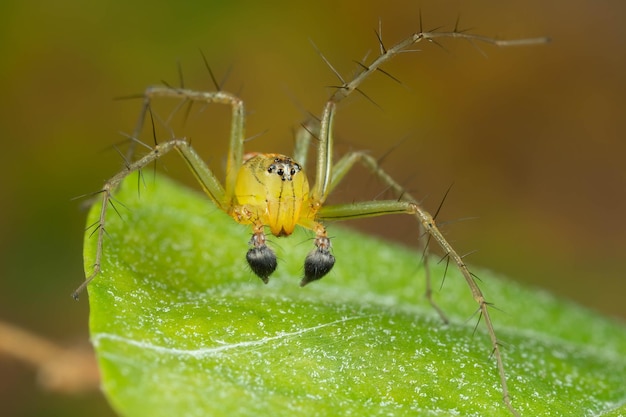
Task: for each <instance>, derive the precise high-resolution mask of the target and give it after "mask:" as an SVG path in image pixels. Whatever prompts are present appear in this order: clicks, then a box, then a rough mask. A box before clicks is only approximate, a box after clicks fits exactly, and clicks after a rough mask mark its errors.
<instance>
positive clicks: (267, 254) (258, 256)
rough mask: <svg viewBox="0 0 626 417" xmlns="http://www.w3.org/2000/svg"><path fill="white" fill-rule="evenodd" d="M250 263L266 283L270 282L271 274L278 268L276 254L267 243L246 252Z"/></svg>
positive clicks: (253, 270)
mask: <svg viewBox="0 0 626 417" xmlns="http://www.w3.org/2000/svg"><path fill="white" fill-rule="evenodd" d="M246 260H247V261H248V265H250V268H251V269H252V272H254V273H255V274H256V275H257V276H258V277H259V278H261V280H262V281H263V282H264V283H266V284H267V283H268V281H269V277H270V275H272V273H273V272H274V271H275V270H276V266H277V265H278V263H277V262H276V254H275V253H274V251H272V250H271V249H270V248H268V247H267V246H266V245H261V246H255V247H253V248H251V249H250V250H248V253H247V254H246Z"/></svg>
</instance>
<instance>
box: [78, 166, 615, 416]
mask: <svg viewBox="0 0 626 417" xmlns="http://www.w3.org/2000/svg"><path fill="white" fill-rule="evenodd" d="M147 182H148V185H147V186H146V187H144V186H143V185H141V186H140V187H139V188H140V189H139V191H140V193H138V190H137V183H138V179H137V177H136V176H132V177H131V178H130V180H128V181H126V182H125V183H124V184H123V185H122V187H121V190H120V191H119V193H118V194H117V195H116V203H115V204H116V208H117V209H118V210H119V212H120V215H121V216H118V215H116V214H115V211H113V210H109V216H108V223H107V227H106V231H107V237H106V239H105V256H104V260H103V271H102V273H101V274H100V275H99V276H97V277H96V278H95V280H94V281H93V282H92V283H91V284H90V286H89V298H90V305H91V319H90V321H91V337H92V341H93V343H94V345H95V348H96V352H97V356H98V359H99V363H100V367H101V371H102V384H103V388H104V391H105V393H106V395H107V396H108V398H109V400H110V402H111V404H112V405H113V407H114V408H115V409H116V410H117V411H118V412H119V413H120V414H121V415H124V416H168V417H170V416H273V417H278V416H289V417H292V416H324V415H338V416H339V415H341V416H383V415H384V416H388V415H411V416H414V415H426V416H449V415H463V416H508V415H509V412H508V411H507V409H506V408H505V407H504V405H503V403H502V395H501V388H500V382H499V379H498V374H497V370H496V365H495V361H494V359H493V357H491V356H490V353H491V349H490V342H489V340H488V337H487V336H486V332H485V331H484V328H483V324H484V323H482V322H481V323H480V324H479V325H478V327H477V330H476V331H474V327H475V324H476V320H477V319H478V317H477V316H476V315H474V313H475V312H476V308H477V306H476V305H475V302H474V301H473V299H472V296H471V294H470V292H469V289H468V288H467V285H466V284H465V282H464V280H463V279H462V278H461V276H460V275H459V274H458V273H457V271H454V270H453V268H450V269H449V270H448V272H447V276H446V280H445V284H444V286H443V288H442V289H441V290H440V291H438V292H437V293H436V295H435V296H436V299H437V301H438V302H439V303H440V306H441V307H442V308H443V309H444V311H445V312H446V313H447V314H448V315H449V317H450V318H451V324H450V325H443V324H442V322H441V320H440V319H439V317H438V316H437V314H436V313H435V312H434V310H433V309H432V308H431V307H430V306H429V305H428V303H427V302H425V300H424V297H423V293H424V289H425V283H424V276H423V268H421V267H420V254H419V253H416V252H414V251H412V250H409V249H406V248H403V247H400V246H397V245H394V244H390V243H388V242H383V241H380V240H377V239H373V238H371V237H367V236H363V235H360V234H357V233H354V232H350V231H348V230H345V229H341V228H340V227H337V226H336V225H332V224H331V225H329V230H330V235H331V236H332V237H333V243H334V254H335V256H336V258H337V263H336V266H335V269H334V270H333V271H332V272H331V273H330V274H329V275H328V276H327V277H325V278H324V279H322V280H321V281H319V282H315V283H313V284H311V285H309V286H307V287H305V288H300V287H299V285H298V284H299V281H300V278H301V275H302V263H303V261H304V258H305V256H306V253H307V252H308V251H309V250H311V249H312V241H311V234H310V233H309V232H307V231H298V232H297V233H295V234H294V235H293V236H291V237H289V238H280V239H278V238H272V239H271V240H272V241H271V244H272V246H273V247H274V248H275V249H276V251H277V253H278V257H279V266H278V269H277V271H276V273H275V274H274V275H273V276H272V278H271V279H270V283H269V284H268V285H263V283H262V282H261V280H260V279H258V278H257V277H255V276H254V275H253V274H252V273H251V272H250V271H249V268H248V267H247V265H246V262H245V253H246V251H247V249H248V240H249V239H250V230H249V228H248V227H245V226H242V225H239V224H237V223H235V222H234V221H233V220H232V219H231V218H230V217H228V216H227V215H226V214H224V213H223V212H221V211H220V210H218V209H217V208H215V207H214V206H213V205H212V204H211V203H210V202H209V200H208V199H207V198H204V196H202V195H200V194H198V193H196V192H193V191H190V190H188V189H186V188H184V187H182V186H179V185H176V184H174V183H172V182H170V181H169V180H167V179H166V178H164V177H160V176H159V177H156V179H154V180H152V179H149V180H148V181H147ZM117 202H119V203H117ZM120 203H122V204H123V206H122V205H121V204H120ZM99 211H100V208H99V207H98V205H96V207H94V208H93V210H92V211H91V214H90V216H89V217H90V218H89V221H88V224H92V223H94V222H96V221H97V219H98V213H99ZM380 221H385V219H384V218H381V219H380ZM95 249H96V238H95V235H94V236H93V237H91V236H90V233H89V232H88V233H87V237H86V246H85V265H86V269H87V271H88V272H90V270H91V266H92V265H93V263H94V256H95ZM432 263H434V262H432ZM443 268H445V266H444V265H435V267H434V268H433V270H432V275H433V277H434V278H435V284H434V285H435V287H436V288H439V287H438V286H439V283H440V280H441V278H442V277H443ZM474 272H475V273H477V275H478V276H480V278H481V280H482V281H481V282H480V284H481V287H482V289H483V291H484V292H485V294H486V296H487V298H488V300H490V301H493V302H495V303H496V305H497V307H498V309H492V312H493V319H494V322H495V325H496V332H497V334H498V336H499V338H500V339H501V340H502V341H503V342H504V343H505V345H504V347H503V357H504V362H505V366H506V370H507V373H508V378H509V390H510V392H511V395H512V401H513V404H514V406H515V407H516V408H517V409H518V410H519V411H520V413H521V414H522V415H524V416H543V415H580V416H583V415H588V416H591V415H593V416H621V415H625V414H626V405H625V403H626V331H625V329H624V327H622V326H621V325H620V324H618V323H614V322H612V321H610V320H608V319H605V318H602V317H600V316H598V315H596V314H595V313H593V312H590V311H587V310H585V309H584V308H581V307H579V306H576V305H572V304H570V303H568V302H564V301H562V300H558V299H556V298H554V297H553V296H551V295H549V294H546V293H544V292H541V291H536V290H529V289H527V288H524V287H521V286H519V285H517V284H515V283H513V282H509V281H506V280H502V279H499V278H496V277H494V274H493V273H490V272H488V271H478V270H474Z"/></svg>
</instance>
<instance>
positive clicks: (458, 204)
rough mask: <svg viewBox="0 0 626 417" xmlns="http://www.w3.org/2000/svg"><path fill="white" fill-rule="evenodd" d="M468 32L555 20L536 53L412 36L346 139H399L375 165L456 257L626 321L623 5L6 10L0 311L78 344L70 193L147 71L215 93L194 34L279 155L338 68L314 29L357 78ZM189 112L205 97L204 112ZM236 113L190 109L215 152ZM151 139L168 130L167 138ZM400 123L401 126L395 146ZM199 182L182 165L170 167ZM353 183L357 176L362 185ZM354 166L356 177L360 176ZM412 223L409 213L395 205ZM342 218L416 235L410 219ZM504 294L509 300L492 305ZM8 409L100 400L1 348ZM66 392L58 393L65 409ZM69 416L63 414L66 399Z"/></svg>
mask: <svg viewBox="0 0 626 417" xmlns="http://www.w3.org/2000/svg"><path fill="white" fill-rule="evenodd" d="M420 7H421V9H422V12H423V16H424V17H423V19H424V23H425V26H426V27H427V28H432V27H436V26H440V25H447V26H448V27H452V26H453V25H454V21H455V19H456V17H457V15H459V14H460V16H461V26H464V27H469V28H474V29H475V31H476V32H479V33H483V34H486V35H496V36H501V37H506V38H512V37H528V36H540V35H550V36H551V37H552V38H553V39H554V41H553V43H552V44H551V45H549V46H538V47H531V48H512V49H508V50H497V49H495V48H491V47H483V48H482V50H483V51H484V52H485V53H486V54H487V55H488V57H487V58H485V57H483V56H482V55H481V53H480V52H479V51H477V50H476V49H475V48H473V47H472V46H471V45H470V44H468V43H466V42H459V41H454V40H448V41H445V42H444V45H445V48H446V49H445V50H444V49H441V48H437V47H436V46H431V47H428V46H425V47H423V48H422V49H424V51H423V52H420V53H418V54H414V55H406V56H404V57H400V58H398V59H396V60H395V61H394V62H393V63H392V64H390V65H388V66H386V67H385V69H386V70H388V71H389V72H391V73H392V74H393V75H394V76H396V77H397V78H400V79H401V80H402V81H403V82H404V84H405V86H406V87H407V88H403V87H401V86H398V85H397V84H395V83H394V82H392V81H390V80H389V79H387V78H386V77H384V76H379V77H376V78H375V79H372V80H371V81H370V82H369V83H366V84H365V85H364V87H363V89H364V91H365V92H367V94H368V95H369V96H370V97H372V98H373V99H374V100H375V101H376V103H377V104H378V105H379V106H380V109H379V108H377V107H375V106H373V105H371V103H369V102H367V101H366V100H363V99H358V98H357V99H354V98H352V99H351V100H348V101H347V103H346V104H345V105H343V107H342V109H341V111H340V113H339V114H338V116H337V133H336V136H337V141H338V146H337V152H338V153H343V152H346V151H348V150H350V149H368V150H370V151H371V152H372V154H373V155H375V156H379V155H383V154H385V153H386V152H387V151H389V150H390V149H391V148H392V147H394V146H395V144H397V143H399V142H401V144H400V145H398V147H397V148H395V150H394V151H393V152H392V153H391V154H390V155H389V156H388V157H387V158H386V159H385V167H386V168H387V169H388V170H389V171H390V172H391V173H392V175H393V176H394V177H396V178H398V179H399V180H401V181H403V182H404V183H405V184H407V186H408V187H409V188H410V189H411V190H412V191H413V192H414V194H415V195H418V196H420V197H423V198H424V204H425V206H426V207H428V208H430V209H435V208H436V207H437V205H438V204H439V202H440V199H441V196H442V195H443V194H444V192H445V190H446V189H447V188H448V187H449V186H450V184H452V183H454V186H453V188H452V191H451V195H450V196H449V198H448V200H447V201H446V204H445V206H444V210H443V212H442V214H441V219H442V220H451V221H454V220H455V219H461V218H464V217H474V216H476V217H478V219H476V220H472V221H463V222H458V223H454V224H450V225H449V226H448V227H447V228H446V232H447V234H448V236H449V237H450V238H451V240H452V241H453V242H454V243H455V244H456V245H457V247H458V248H459V251H460V252H470V251H473V250H478V252H476V253H474V254H472V255H471V257H470V258H469V261H470V262H471V263H473V264H476V265H480V266H483V267H488V268H491V269H493V270H495V271H497V272H498V273H500V274H503V275H507V276H509V277H511V278H513V279H515V280H517V281H520V282H527V283H529V284H531V285H535V286H539V287H542V288H546V289H548V290H551V291H553V292H555V293H557V294H561V295H563V296H565V297H568V298H571V299H574V300H576V301H579V302H580V303H582V304H584V305H587V306H589V307H591V308H594V309H596V310H599V311H602V312H605V313H607V314H609V315H613V316H618V317H622V318H624V317H626V307H625V305H624V302H623V294H624V292H625V288H624V287H625V284H624V271H625V268H624V266H623V258H624V257H623V253H624V250H625V249H626V239H625V237H626V224H625V222H624V221H623V220H622V217H621V216H623V213H624V212H625V211H626V210H625V209H626V169H625V168H624V163H623V159H624V154H625V150H626V149H625V148H626V145H625V144H624V140H623V138H624V132H625V131H626V126H625V125H626V121H625V120H626V119H624V117H623V116H624V108H625V104H626V103H624V101H625V100H626V87H625V83H624V77H623V74H624V73H626V62H625V61H626V56H624V54H623V53H622V52H621V51H623V49H624V46H625V45H624V43H625V41H626V34H625V33H624V31H626V29H624V27H623V25H622V22H621V20H622V16H624V11H625V10H624V9H625V8H626V6H625V5H622V4H621V3H619V2H594V1H591V0H589V1H568V2H565V1H560V2H542V1H527V2H519V3H517V4H513V3H512V2H506V3H505V2H497V1H475V2H472V3H471V5H470V4H467V2H461V1H457V2H455V1H444V2H426V1H423V2H419V3H418V2H412V1H406V2H405V1H396V2H386V3H385V4H384V5H383V4H382V2H381V3H380V4H379V2H376V3H375V2H339V4H335V2H329V1H323V2H310V3H300V2H264V3H261V2H252V1H250V2H226V1H224V2H215V1H214V2H210V1H207V2H163V1H156V0H154V1H150V2H117V1H111V2H94V3H89V4H88V3H83V2H78V1H55V2H48V1H39V2H38V1H25V2H17V1H4V2H2V3H1V4H0V53H1V55H0V56H1V57H2V58H1V61H0V62H1V63H2V64H1V68H2V70H1V72H0V83H1V85H0V87H1V90H0V91H1V92H2V93H1V95H0V100H1V102H2V107H1V109H2V112H1V113H0V141H1V143H2V150H1V151H0V169H1V170H2V171H1V172H0V174H1V175H0V195H2V200H1V201H2V204H1V205H0V213H1V215H0V268H1V269H0V318H1V319H2V320H6V321H9V322H12V323H14V324H18V325H20V326H23V327H26V328H28V329H31V330H33V331H36V332H38V333H40V334H43V335H45V336H47V337H51V338H53V339H56V340H59V341H61V342H64V343H71V342H75V341H84V340H86V339H87V324H86V323H87V316H88V303H87V301H86V299H84V300H82V301H81V302H79V303H74V302H72V301H71V299H70V297H69V294H70V292H71V291H72V290H73V289H74V288H75V287H76V285H77V284H78V283H79V282H80V281H81V280H82V279H83V272H82V270H83V269H82V237H83V233H82V230H83V228H84V219H85V212H84V211H81V207H80V205H81V203H80V202H76V201H71V200H70V199H71V198H72V197H74V196H77V195H81V194H84V193H88V192H91V191H95V190H97V189H98V188H99V187H100V186H101V184H102V182H103V181H104V179H106V178H107V177H108V176H110V175H112V174H113V173H114V172H116V171H117V169H118V168H119V167H120V164H121V162H120V158H119V156H118V155H117V154H116V153H115V152H114V151H112V150H111V149H110V148H109V147H110V145H111V144H114V143H117V142H119V141H120V140H121V139H122V136H120V135H119V132H120V131H123V132H130V131H131V130H132V127H133V125H134V122H135V118H136V116H137V114H138V110H139V106H140V104H139V102H137V101H114V100H112V99H113V98H114V97H119V96H124V95H129V94H136V93H141V92H142V90H143V88H145V86H147V85H149V84H155V83H159V82H160V81H161V80H167V81H168V82H169V83H171V84H177V79H178V75H177V72H176V63H177V61H180V62H181V64H182V66H183V68H184V75H185V80H186V85H187V86H189V87H192V88H197V89H208V88H211V82H210V79H209V77H208V74H207V73H206V70H205V69H204V67H203V64H202V60H201V58H200V54H199V52H198V49H201V50H202V51H203V52H204V53H205V54H206V56H207V58H208V60H209V62H210V63H211V65H212V67H213V69H214V71H215V73H216V74H217V76H218V78H223V76H224V75H225V74H226V73H228V71H229V68H232V71H231V72H230V76H229V78H228V81H227V83H226V88H227V89H229V90H231V91H234V92H237V93H239V94H240V95H241V97H242V98H243V99H244V100H245V102H246V104H247V107H248V111H249V113H250V114H249V117H248V120H247V122H248V126H247V132H248V135H249V136H252V135H255V134H257V133H262V132H267V133H265V134H263V135H262V136H260V137H259V138H257V139H255V141H254V142H253V143H251V144H250V145H249V147H248V148H249V149H251V150H262V151H276V152H285V153H289V151H290V149H291V144H292V141H293V139H292V138H293V134H292V131H293V129H294V128H295V127H296V126H297V124H298V122H299V121H300V120H301V119H302V118H303V114H302V111H301V110H300V109H305V110H309V111H312V112H314V113H319V112H320V110H321V107H322V105H323V102H324V100H325V98H326V97H327V96H328V94H329V90H327V89H325V88H324V86H327V85H333V84H336V83H337V80H336V79H335V78H334V76H333V75H332V73H331V72H330V71H329V70H328V68H327V67H326V66H325V65H324V64H323V63H322V61H321V60H320V58H319V56H318V55H317V54H316V53H315V51H314V49H313V47H312V46H311V44H310V42H309V40H313V41H314V42H315V44H316V45H317V47H318V48H319V49H320V50H322V51H323V52H324V53H325V55H326V56H327V57H328V59H329V60H330V61H331V62H332V63H333V64H334V65H335V67H336V68H337V69H338V70H339V71H341V72H342V74H345V75H348V74H350V72H351V71H352V70H353V69H354V64H353V62H352V60H354V59H360V58H361V57H362V56H363V55H364V54H365V53H366V52H367V51H368V50H372V53H375V52H376V50H377V49H376V48H377V44H376V40H375V36H374V32H373V30H374V29H375V28H376V27H377V24H378V19H379V18H380V19H381V20H382V22H383V35H384V38H385V40H386V43H387V44H389V45H390V44H392V43H393V42H394V41H397V40H400V39H401V38H403V37H405V36H407V35H408V34H409V33H411V32H413V31H415V30H416V29H418V14H419V8H420ZM196 110H199V109H198V108H196ZM228 123H229V121H228V110H227V109H224V108H222V107H210V108H207V109H205V110H204V111H203V112H202V113H198V112H195V113H194V114H193V115H192V119H191V120H190V123H189V125H188V130H186V131H185V134H187V135H188V136H189V137H191V138H192V140H193V143H194V146H195V147H197V148H198V150H199V151H200V152H201V153H202V154H203V155H205V156H206V158H207V159H208V160H211V161H215V162H214V165H216V166H219V165H220V163H221V161H222V160H223V157H224V154H225V151H226V143H227V140H226V138H227V134H228ZM161 137H162V138H163V136H161ZM404 138H406V139H405V140H403V139H404ZM162 166H164V167H165V168H167V171H168V173H169V174H171V175H173V176H175V177H176V178H178V179H180V180H182V181H189V183H190V184H191V183H192V180H191V178H190V176H189V175H188V174H187V173H185V171H184V170H182V169H181V167H180V165H179V163H178V161H177V160H176V159H175V158H168V160H167V161H166V162H164V164H162ZM364 175H366V174H365V173H364V172H360V171H357V172H356V173H355V175H354V176H352V177H351V179H350V180H349V182H348V185H346V186H344V187H341V189H339V190H338V192H337V194H336V198H337V199H338V200H344V201H350V200H352V199H355V198H358V199H371V198H373V197H375V196H377V195H379V193H380V192H381V188H382V187H380V186H378V185H377V184H376V182H375V181H374V180H373V179H371V177H369V176H367V177H363V176H364ZM359 176H361V177H362V178H359ZM363 178H365V179H363ZM407 217H408V216H407ZM351 225H353V226H354V227H357V228H360V229H362V230H368V231H371V232H372V233H378V234H381V235H384V236H387V237H389V238H391V239H394V240H399V241H403V242H406V243H408V244H413V243H415V233H416V228H415V227H414V225H413V222H412V219H404V218H402V216H401V217H400V218H397V219H391V218H388V219H377V220H373V221H368V222H365V221H359V222H353V223H352V224H351ZM504 307H506V306H504ZM0 404H1V405H0V414H2V415H17V416H28V415H65V416H70V415H84V414H85V413H89V414H90V415H94V416H96V415H111V411H110V410H109V409H108V406H107V405H106V403H105V402H104V400H103V399H101V398H100V397H99V396H98V395H97V394H93V395H91V396H89V395H88V396H85V397H82V398H78V399H75V398H63V397H60V396H56V395H54V394H49V393H43V392H41V391H39V390H37V388H36V387H35V385H34V376H33V375H32V373H31V372H29V371H28V370H27V369H26V368H25V367H24V366H22V365H20V364H16V363H14V362H10V361H8V360H6V359H0ZM65 407H68V408H65ZM72 413H75V414H72Z"/></svg>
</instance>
